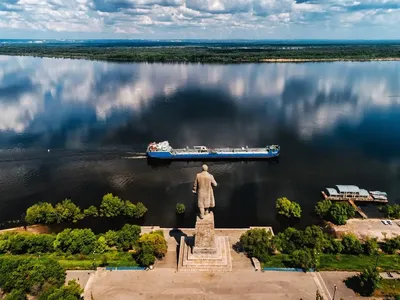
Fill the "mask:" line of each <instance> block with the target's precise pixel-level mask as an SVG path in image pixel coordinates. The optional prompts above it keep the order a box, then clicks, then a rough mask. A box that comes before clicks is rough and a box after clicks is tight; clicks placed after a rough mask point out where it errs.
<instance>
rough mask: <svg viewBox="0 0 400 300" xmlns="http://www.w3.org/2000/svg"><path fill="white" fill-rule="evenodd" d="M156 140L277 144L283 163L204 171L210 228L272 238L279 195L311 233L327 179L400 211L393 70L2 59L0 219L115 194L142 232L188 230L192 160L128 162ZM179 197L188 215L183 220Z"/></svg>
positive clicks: (398, 109)
mask: <svg viewBox="0 0 400 300" xmlns="http://www.w3.org/2000/svg"><path fill="white" fill-rule="evenodd" d="M164 140H168V141H169V142H170V143H171V144H172V146H175V147H182V146H193V145H207V146H212V147H217V146H221V147H222V146H246V145H248V146H249V147H253V146H265V145H267V144H280V145H281V157H280V160H279V163H268V162H247V163H245V162H218V163H217V162H215V163H209V166H210V172H211V173H212V174H214V176H215V178H216V180H217V182H218V183H219V186H218V187H217V188H216V189H215V197H216V204H217V207H216V209H215V217H216V220H215V222H216V226H218V227H248V226H261V225H272V226H274V229H275V230H279V229H280V228H281V222H280V219H279V218H277V217H276V213H275V201H276V199H277V198H278V197H282V196H285V197H288V198H289V199H291V200H295V201H297V202H299V203H300V204H301V206H302V208H303V218H302V220H301V221H300V223H299V224H297V225H298V226H304V225H308V224H311V223H313V222H315V218H314V217H313V214H312V213H313V209H314V205H315V203H316V201H318V200H319V199H320V191H321V189H322V188H324V187H329V186H334V185H335V184H354V185H358V186H360V187H362V188H366V189H369V190H382V191H386V192H387V193H388V194H389V198H390V199H389V200H390V202H391V203H396V202H397V203H400V62H362V63H360V62H334V63H301V64H288V63H283V64H241V65H216V64H215V65H210V64H146V63H143V64H115V63H106V62H93V61H85V60H63V59H40V58H27V57H25V58H20V57H7V56H3V57H1V56H0V223H1V222H4V221H6V220H10V219H20V218H21V214H22V213H23V212H24V211H25V209H26V208H27V207H28V206H30V205H32V204H34V203H37V202H39V201H50V202H53V203H56V202H58V201H61V200H63V199H64V198H67V197H68V198H71V199H72V200H73V201H75V202H76V203H78V204H79V205H80V206H81V207H87V206H89V205H91V204H95V205H96V204H99V203H100V201H101V197H102V196H103V195H104V194H105V193H108V192H112V193H115V194H117V195H118V196H120V197H121V198H123V199H129V200H131V201H133V202H137V201H142V202H143V203H145V205H146V206H147V207H148V209H149V211H148V213H147V215H146V218H145V220H144V224H147V225H160V226H168V227H172V226H177V225H179V226H190V227H192V226H194V222H195V211H196V201H195V198H194V196H193V195H192V193H191V187H192V183H193V179H194V177H195V174H196V173H197V172H199V171H200V166H201V162H191V163H186V162H176V163H171V164H170V165H161V166H154V165H149V164H148V162H147V160H146V159H145V158H142V157H140V156H139V157H138V156H136V155H134V154H132V152H143V151H144V150H145V148H146V146H147V144H148V143H149V142H151V141H164ZM48 149H50V152H48ZM132 156H133V158H132ZM128 157H131V158H128ZM177 202H182V203H184V204H185V205H186V208H187V212H186V214H185V216H184V217H182V218H181V219H179V218H177V216H176V215H175V205H176V203H177ZM366 212H367V213H368V214H371V215H372V216H374V215H376V213H377V212H376V209H374V208H373V207H371V206H368V207H367V208H366ZM99 222H105V221H104V220H102V221H99Z"/></svg>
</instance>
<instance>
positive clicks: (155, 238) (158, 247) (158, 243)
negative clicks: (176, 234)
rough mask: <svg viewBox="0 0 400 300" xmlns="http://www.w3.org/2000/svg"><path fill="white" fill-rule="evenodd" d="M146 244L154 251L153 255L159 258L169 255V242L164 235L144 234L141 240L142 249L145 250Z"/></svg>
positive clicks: (155, 233)
mask: <svg viewBox="0 0 400 300" xmlns="http://www.w3.org/2000/svg"><path fill="white" fill-rule="evenodd" d="M145 244H146V245H148V246H149V247H150V248H151V249H152V250H153V254H154V256H155V257H157V258H162V257H164V256H165V254H166V253H167V250H168V246H167V241H166V240H165V238H164V236H163V235H161V234H159V233H157V232H150V233H145V234H143V235H142V236H141V237H140V239H139V246H140V248H143V246H144V245H145Z"/></svg>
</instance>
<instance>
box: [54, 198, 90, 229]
mask: <svg viewBox="0 0 400 300" xmlns="http://www.w3.org/2000/svg"><path fill="white" fill-rule="evenodd" d="M55 212H56V220H57V223H62V222H70V221H72V222H74V223H75V222H77V221H79V220H82V219H83V217H84V215H83V214H82V213H81V209H80V208H79V206H77V205H76V204H75V203H73V202H72V201H71V200H70V199H65V200H64V201H62V202H61V203H57V205H56V207H55Z"/></svg>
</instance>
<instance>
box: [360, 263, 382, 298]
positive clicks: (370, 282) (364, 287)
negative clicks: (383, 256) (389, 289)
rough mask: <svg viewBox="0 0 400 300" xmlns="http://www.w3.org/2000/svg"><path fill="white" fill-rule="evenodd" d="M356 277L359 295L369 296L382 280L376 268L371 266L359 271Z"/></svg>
mask: <svg viewBox="0 0 400 300" xmlns="http://www.w3.org/2000/svg"><path fill="white" fill-rule="evenodd" d="M358 278H359V281H360V295H362V296H371V295H372V294H373V293H374V291H375V290H376V289H377V287H378V286H379V283H380V282H381V280H382V277H381V276H380V275H379V272H378V270H376V269H374V268H371V267H369V268H367V269H365V270H364V271H363V272H361V273H360V275H359V276H358Z"/></svg>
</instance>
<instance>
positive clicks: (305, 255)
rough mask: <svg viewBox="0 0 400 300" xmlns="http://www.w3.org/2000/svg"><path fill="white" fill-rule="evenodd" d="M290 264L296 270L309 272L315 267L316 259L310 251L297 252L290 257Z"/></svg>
mask: <svg viewBox="0 0 400 300" xmlns="http://www.w3.org/2000/svg"><path fill="white" fill-rule="evenodd" d="M289 258H290V264H291V265H292V267H294V268H302V269H303V270H305V271H307V270H309V269H311V268H313V267H314V266H315V264H316V263H315V258H314V255H313V254H312V253H311V251H310V250H296V251H293V253H292V254H291V255H290V257H289Z"/></svg>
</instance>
